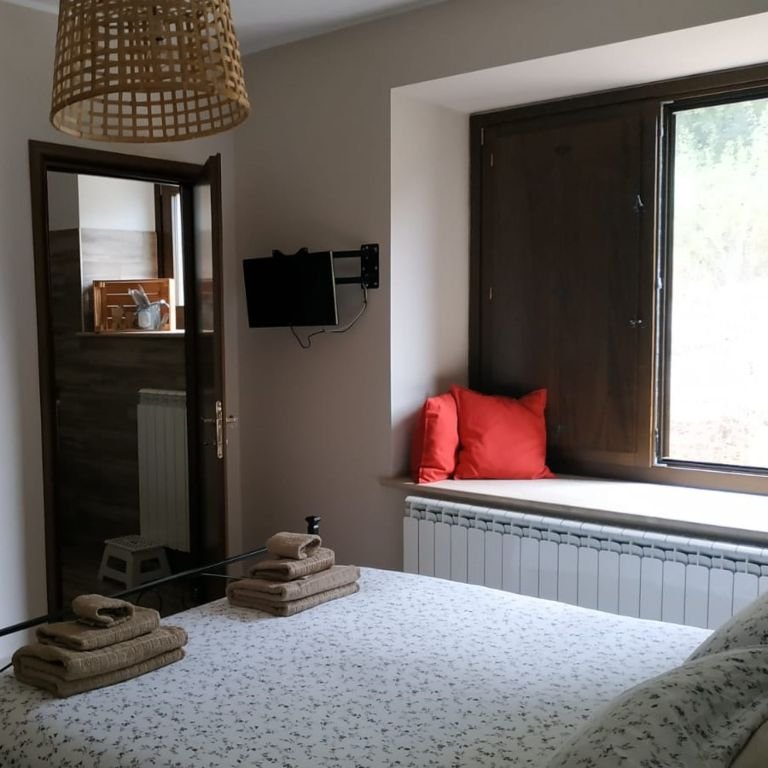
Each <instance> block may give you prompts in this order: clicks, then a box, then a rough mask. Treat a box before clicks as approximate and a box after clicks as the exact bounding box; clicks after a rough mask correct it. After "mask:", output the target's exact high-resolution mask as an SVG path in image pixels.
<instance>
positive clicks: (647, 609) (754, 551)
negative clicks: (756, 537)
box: [403, 496, 768, 628]
mask: <svg viewBox="0 0 768 768" xmlns="http://www.w3.org/2000/svg"><path fill="white" fill-rule="evenodd" d="M403 534H404V536H403V544H404V552H403V555H404V557H403V566H404V570H405V571H407V572H409V573H420V574H424V575H428V576H438V577H440V578H444V579H451V580H452V581H463V582H468V583H470V584H484V585H486V586H489V587H496V588H497V589H504V590H507V591H509V592H517V593H519V594H523V595H532V596H534V597H543V598H547V599H550V600H559V601H561V602H564V603H571V604H573V605H581V606H584V607H586V608H597V609H599V610H602V611H608V612H610V613H618V614H621V615H623V616H635V617H639V618H643V619H657V620H661V621H669V622H674V623H676V624H689V625H691V626H696V627H709V628H714V627H717V626H719V625H720V624H721V623H722V622H724V621H725V620H726V619H728V618H729V617H730V616H731V615H733V613H735V612H736V611H738V610H739V609H740V608H741V607H742V606H744V605H746V604H747V603H749V602H750V601H751V600H754V598H756V597H757V596H758V594H762V593H763V592H766V591H768V550H766V549H759V548H756V547H749V546H743V545H739V544H735V543H727V542H720V541H706V540H704V539H688V538H684V537H681V536H673V535H666V534H662V533H658V532H652V531H641V530H625V529H621V528H614V527H611V526H606V525H597V524H592V523H583V522H578V521H575V520H560V519H556V518H547V517H541V516H540V515H533V514H525V513H522V512H510V511H504V510H497V509H486V508H484V507H475V506H471V505H468V504H458V503H452V502H447V501H438V500H434V499H424V498H418V497H414V496H410V497H408V498H407V499H406V503H405V519H404V520H403Z"/></svg>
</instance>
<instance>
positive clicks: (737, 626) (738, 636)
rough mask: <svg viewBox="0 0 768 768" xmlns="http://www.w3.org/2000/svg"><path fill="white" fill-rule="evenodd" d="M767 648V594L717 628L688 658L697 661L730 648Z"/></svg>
mask: <svg viewBox="0 0 768 768" xmlns="http://www.w3.org/2000/svg"><path fill="white" fill-rule="evenodd" d="M755 645H766V646H768V592H767V593H765V594H762V595H760V597H758V598H757V599H756V600H753V601H752V602H751V603H749V605H746V606H744V608H742V609H741V610H740V611H739V612H738V613H736V614H734V615H733V616H732V617H731V618H730V619H728V621H726V622H725V624H723V625H721V626H720V627H718V628H717V629H716V630H715V631H714V632H713V633H712V634H711V635H710V636H709V637H708V638H707V639H706V640H705V641H704V642H703V643H702V644H701V645H700V646H699V647H698V648H697V649H696V650H695V651H694V652H693V653H692V654H691V655H690V656H689V657H688V660H689V661H692V660H693V659H699V658H701V657H702V656H706V655H707V654H709V653H720V652H721V651H728V650H730V649H731V648H749V647H751V646H755Z"/></svg>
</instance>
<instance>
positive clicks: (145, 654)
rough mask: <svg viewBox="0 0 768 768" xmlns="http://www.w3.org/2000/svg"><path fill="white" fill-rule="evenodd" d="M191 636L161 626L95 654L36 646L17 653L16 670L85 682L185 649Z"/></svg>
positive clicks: (27, 646) (14, 659)
mask: <svg viewBox="0 0 768 768" xmlns="http://www.w3.org/2000/svg"><path fill="white" fill-rule="evenodd" d="M186 642H187V633H186V632H185V631H184V630H183V629H181V628H180V627H160V628H158V629H156V630H154V632H150V633H149V634H147V635H142V636H141V637H136V638H134V639H133V640H126V641H125V642H123V643H117V645H112V646H109V647H108V648H99V649H97V650H95V651H73V650H70V649H69V648H61V647H59V646H58V645H44V644H42V643H33V644H32V645H25V646H24V647H23V648H19V650H18V651H16V653H14V654H13V669H14V672H16V673H17V674H18V672H19V671H21V673H22V675H26V676H27V677H28V676H29V675H30V674H38V675H43V676H44V677H45V678H53V677H55V678H57V679H59V680H68V681H72V680H82V679H83V678H87V677H96V676H98V675H105V674H109V673H111V672H117V671H118V670H121V669H125V668H126V667H133V666H135V665H136V664H141V663H142V662H145V661H147V660H148V659H153V658H154V657H155V656H160V655H161V654H163V653H168V652H169V651H175V650H177V649H178V648H181V647H182V646H183V645H184V644H185V643H186Z"/></svg>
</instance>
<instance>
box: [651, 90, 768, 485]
mask: <svg viewBox="0 0 768 768" xmlns="http://www.w3.org/2000/svg"><path fill="white" fill-rule="evenodd" d="M766 97H768V87H765V86H764V87H760V88H754V89H753V88H749V89H739V90H737V91H724V92H718V93H713V94H706V95H699V96H693V97H690V98H685V99H678V100H670V101H665V102H663V103H662V104H661V114H660V125H661V126H662V130H661V133H660V137H659V158H660V163H659V165H660V167H659V191H658V195H657V202H656V204H657V206H658V249H657V259H656V262H657V285H656V307H657V309H656V316H657V326H656V327H657V339H656V344H657V348H658V350H659V352H658V354H657V356H656V372H655V393H654V402H655V409H656V413H655V428H654V456H653V466H654V467H658V468H671V469H678V470H700V471H707V472H713V473H721V474H724V475H752V476H755V477H758V478H760V477H762V478H765V479H766V482H768V467H752V466H744V465H738V464H719V463H716V462H706V461H691V460H684V459H675V458H672V457H671V456H670V450H669V443H670V435H669V430H670V416H669V411H670V407H669V401H670V375H669V374H670V369H671V359H672V301H673V299H672V293H673V290H672V288H673V285H672V269H673V261H674V253H673V246H672V243H673V240H674V200H673V190H674V183H675V140H676V133H675V119H674V118H675V115H676V114H678V113H680V112H686V111H688V110H692V109H702V108H706V107H716V106H721V105H724V104H738V103H741V102H744V101H754V100H756V99H765V98H766Z"/></svg>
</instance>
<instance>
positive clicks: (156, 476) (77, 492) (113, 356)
mask: <svg viewBox="0 0 768 768" xmlns="http://www.w3.org/2000/svg"><path fill="white" fill-rule="evenodd" d="M179 199H180V194H179V189H178V187H173V186H168V185H156V184H153V183H150V182H144V181H132V180H125V179H113V178H103V177H97V176H84V175H77V174H70V173H52V172H49V173H48V208H49V216H48V223H49V233H48V234H49V252H48V258H49V269H50V281H49V287H48V292H49V295H48V301H49V309H50V317H51V325H52V332H53V337H52V338H53V345H52V346H53V348H52V358H53V359H52V369H53V379H54V383H55V392H56V422H55V430H56V435H55V439H56V442H55V453H56V458H55V462H56V467H55V486H56V487H55V494H56V499H55V510H56V526H55V528H56V538H57V542H56V548H57V551H58V558H59V566H60V568H59V570H60V578H61V592H62V596H63V603H64V604H65V605H67V604H69V602H71V600H72V598H73V597H75V596H76V595H78V594H83V593H90V592H100V593H103V594H109V593H114V592H118V591H120V590H122V589H125V588H130V587H134V586H138V585H139V584H141V583H144V582H147V581H150V580H152V579H154V578H158V577H160V576H163V575H168V574H169V573H170V572H171V571H177V570H183V569H185V568H187V567H189V565H190V562H191V557H190V548H191V547H190V524H189V505H188V473H187V423H186V388H187V382H186V373H185V371H186V363H185V348H184V336H183V330H181V329H182V328H183V326H184V312H183V306H184V295H183V291H182V290H181V286H182V284H183V279H182V274H181V270H182V259H181V255H180V254H181V243H180V233H181V230H182V227H181V207H180V205H179ZM186 589H189V585H175V586H174V587H173V588H170V587H169V588H168V589H167V590H163V594H152V595H145V596H144V598H143V604H145V605H152V606H153V607H158V608H161V610H162V611H163V612H164V613H170V612H173V611H176V610H179V609H180V608H183V607H184V606H185V604H186V602H187V596H186V595H185V594H184V593H183V590H186Z"/></svg>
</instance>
